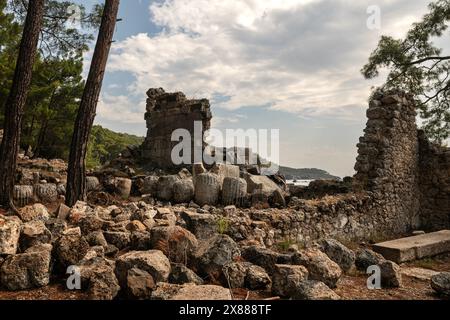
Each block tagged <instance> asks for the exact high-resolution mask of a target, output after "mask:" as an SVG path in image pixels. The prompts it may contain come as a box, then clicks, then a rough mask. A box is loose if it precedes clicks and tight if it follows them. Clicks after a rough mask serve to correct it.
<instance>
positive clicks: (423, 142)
mask: <svg viewBox="0 0 450 320" xmlns="http://www.w3.org/2000/svg"><path fill="white" fill-rule="evenodd" d="M419 144H420V183H419V184H420V191H421V197H420V211H421V224H422V226H423V228H425V229H427V230H430V231H437V230H442V229H450V148H444V147H441V146H438V145H435V144H433V143H431V142H430V141H428V139H427V138H426V136H425V134H424V132H422V131H419Z"/></svg>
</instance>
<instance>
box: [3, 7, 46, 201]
mask: <svg viewBox="0 0 450 320" xmlns="http://www.w3.org/2000/svg"><path fill="white" fill-rule="evenodd" d="M43 14H44V0H30V1H29V4H28V10H27V17H26V20H25V25H24V29H23V34H22V40H21V42H20V49H19V56H18V58H17V63H16V69H15V72H14V78H13V83H12V87H11V91H10V92H9V96H8V99H7V100H6V104H5V124H4V132H3V141H2V144H1V146H0V205H2V206H5V207H14V206H13V204H12V200H13V189H14V183H15V176H16V166H17V154H18V152H19V142H20V129H21V127H22V118H23V113H24V107H25V103H26V99H27V95H28V91H29V89H30V83H31V74H32V70H33V64H34V60H35V57H36V51H37V44H38V41H39V32H40V30H41V26H42V17H43Z"/></svg>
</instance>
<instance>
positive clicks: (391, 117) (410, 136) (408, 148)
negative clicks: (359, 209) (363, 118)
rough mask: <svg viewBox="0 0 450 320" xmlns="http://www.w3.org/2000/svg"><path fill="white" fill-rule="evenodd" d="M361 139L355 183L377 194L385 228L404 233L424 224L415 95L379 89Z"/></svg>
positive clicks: (378, 211) (376, 209) (376, 199)
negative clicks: (420, 213)
mask: <svg viewBox="0 0 450 320" xmlns="http://www.w3.org/2000/svg"><path fill="white" fill-rule="evenodd" d="M367 117H368V121H367V127H366V129H365V130H364V132H365V134H364V136H363V137H361V138H360V141H359V144H358V157H357V161H356V165H355V170H356V171H357V173H356V175H355V179H354V180H355V187H357V188H360V189H362V190H366V191H370V192H372V193H373V196H374V199H375V201H376V202H375V206H374V210H372V212H368V213H367V214H369V215H374V214H375V215H379V217H380V218H382V219H380V223H381V225H380V228H384V229H387V230H386V231H388V232H389V231H393V232H397V233H399V234H401V233H405V232H408V231H410V230H412V229H415V228H418V227H419V226H420V218H419V212H420V204H419V200H420V199H419V192H420V190H419V183H418V182H419V180H418V179H419V143H418V139H417V127H416V111H415V103H414V99H413V97H412V96H411V95H409V94H405V93H403V92H397V91H393V92H385V93H383V92H381V91H379V92H376V93H375V94H374V96H373V97H372V99H371V101H370V104H369V109H368V110H367Z"/></svg>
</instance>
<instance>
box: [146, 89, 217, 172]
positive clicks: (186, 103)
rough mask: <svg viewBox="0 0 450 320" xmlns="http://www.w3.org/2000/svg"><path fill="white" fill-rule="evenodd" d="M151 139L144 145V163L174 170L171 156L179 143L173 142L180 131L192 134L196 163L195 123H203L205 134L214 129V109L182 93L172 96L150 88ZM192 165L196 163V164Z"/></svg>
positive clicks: (161, 90)
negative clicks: (212, 119) (176, 133)
mask: <svg viewBox="0 0 450 320" xmlns="http://www.w3.org/2000/svg"><path fill="white" fill-rule="evenodd" d="M147 96H148V99H147V112H146V114H145V120H146V122H147V128H148V131H147V137H146V139H145V142H144V144H143V145H142V156H143V159H144V160H148V161H150V162H151V163H152V164H153V165H154V166H155V167H158V168H161V169H172V168H175V167H177V166H176V165H174V164H173V162H172V159H171V153H172V149H173V147H174V146H176V145H177V144H178V142H176V141H175V142H172V141H171V138H172V133H173V131H174V130H176V129H186V130H188V131H189V132H190V133H191V140H192V141H191V143H192V144H191V146H192V149H191V150H192V160H194V159H193V157H194V146H195V145H194V123H195V121H200V122H201V123H202V126H203V127H202V130H203V131H202V132H201V133H200V134H201V135H202V136H201V137H200V139H202V137H203V132H204V131H206V130H208V129H209V128H210V122H211V118H212V115H211V110H210V104H209V101H208V100H207V99H200V100H189V99H187V98H186V96H185V95H184V94H183V93H181V92H175V93H168V92H165V91H164V90H163V89H162V88H159V89H150V90H149V91H148V92H147ZM192 163H194V162H193V161H192Z"/></svg>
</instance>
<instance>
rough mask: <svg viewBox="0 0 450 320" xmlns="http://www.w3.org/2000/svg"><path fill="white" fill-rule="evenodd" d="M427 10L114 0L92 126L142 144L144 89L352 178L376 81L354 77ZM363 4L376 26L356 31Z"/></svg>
mask: <svg viewBox="0 0 450 320" xmlns="http://www.w3.org/2000/svg"><path fill="white" fill-rule="evenodd" d="M81 2H82V3H83V4H85V5H86V6H88V7H89V6H90V5H92V4H94V3H95V2H96V1H94V0H88V1H81ZM429 2H430V1H429V0H414V1H411V0H358V1H350V0H233V1H224V0H158V1H154V0H153V1H152V0H122V1H121V5H120V11H119V18H122V19H123V20H122V21H121V22H119V23H118V25H117V29H116V33H115V37H114V39H115V42H114V43H113V45H112V48H111V53H110V56H109V61H108V65H107V72H106V74H105V79H104V83H103V89H102V93H101V99H100V101H99V105H98V108H97V117H96V123H97V124H100V125H102V126H104V127H107V128H109V129H112V130H115V131H119V132H127V133H132V134H137V135H140V136H145V134H146V127H145V120H144V113H145V100H146V94H145V93H146V91H147V90H148V89H149V88H154V87H162V88H164V89H165V90H166V91H168V92H175V91H182V92H184V93H185V94H186V95H187V97H188V98H208V99H209V100H210V102H211V108H212V113H213V120H212V127H213V128H216V129H219V130H225V129H238V128H240V129H250V128H252V129H279V130H280V162H281V164H282V165H286V166H290V167H294V168H320V169H324V170H326V171H328V172H330V173H332V174H335V175H338V176H342V177H343V176H348V175H353V173H354V170H353V166H354V163H355V159H356V154H357V148H356V144H357V142H358V138H359V137H360V136H361V135H362V134H363V129H364V127H365V123H366V117H365V112H366V109H367V105H368V102H367V100H368V97H369V94H370V91H371V88H372V87H373V86H377V85H380V84H381V83H382V82H383V80H384V79H383V77H380V78H378V79H375V80H370V81H369V80H365V79H364V78H363V76H362V75H361V73H360V70H361V68H362V67H363V65H364V64H365V63H366V62H367V59H368V57H369V55H370V53H371V52H372V51H373V49H375V48H376V46H377V43H378V40H379V38H380V36H381V35H391V36H394V37H403V36H404V35H405V33H406V31H407V30H408V29H409V28H410V26H411V24H412V23H413V22H415V21H419V20H420V18H421V17H422V16H423V15H424V14H425V13H426V12H427V11H428V10H427V4H428V3H429ZM373 5H375V6H377V8H379V10H380V11H379V12H380V20H379V21H380V25H379V28H377V25H375V28H374V27H373V26H374V25H370V26H372V27H370V28H369V27H368V24H367V21H368V20H369V21H373V20H371V18H372V17H373V14H374V12H375V11H372V9H371V8H373ZM441 45H442V47H444V49H445V50H446V51H447V52H450V45H448V44H446V43H444V42H442V43H441ZM90 55H91V52H90V53H88V54H87V55H86V59H85V69H86V70H87V69H88V67H89V63H90Z"/></svg>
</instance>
